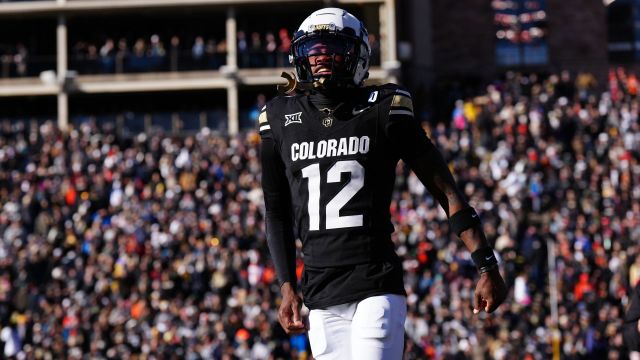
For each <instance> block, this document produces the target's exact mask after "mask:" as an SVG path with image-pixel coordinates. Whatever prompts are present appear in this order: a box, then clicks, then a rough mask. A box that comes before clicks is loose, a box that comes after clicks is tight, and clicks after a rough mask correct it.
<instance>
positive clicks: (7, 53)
mask: <svg viewBox="0 0 640 360" xmlns="http://www.w3.org/2000/svg"><path fill="white" fill-rule="evenodd" d="M28 60H29V50H28V49H27V47H26V46H25V45H24V44H22V43H17V44H0V78H7V77H24V76H27V75H29V73H28V67H27V62H28Z"/></svg>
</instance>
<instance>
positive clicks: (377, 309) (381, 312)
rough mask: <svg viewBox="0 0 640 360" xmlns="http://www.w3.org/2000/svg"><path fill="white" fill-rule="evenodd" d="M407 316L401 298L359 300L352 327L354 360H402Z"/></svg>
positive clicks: (386, 297)
mask: <svg viewBox="0 0 640 360" xmlns="http://www.w3.org/2000/svg"><path fill="white" fill-rule="evenodd" d="M406 317H407V299H406V297H404V296H401V295H395V294H387V295H381V296H372V297H369V298H366V299H364V300H362V301H360V302H359V303H358V307H357V310H356V313H355V315H354V316H353V324H352V326H351V348H352V351H353V353H352V354H353V358H356V357H357V358H360V359H384V360H388V359H401V358H402V352H403V350H404V321H405V319H406Z"/></svg>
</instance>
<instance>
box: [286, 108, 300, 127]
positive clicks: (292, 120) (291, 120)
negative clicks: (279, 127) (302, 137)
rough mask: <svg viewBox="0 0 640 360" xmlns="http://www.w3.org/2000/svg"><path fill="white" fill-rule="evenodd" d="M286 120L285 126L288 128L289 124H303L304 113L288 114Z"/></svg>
mask: <svg viewBox="0 0 640 360" xmlns="http://www.w3.org/2000/svg"><path fill="white" fill-rule="evenodd" d="M284 118H285V119H287V121H285V123H284V126H288V125H289V124H302V111H301V112H297V113H295V114H287V115H285V116H284Z"/></svg>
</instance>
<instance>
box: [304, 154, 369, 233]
mask: <svg viewBox="0 0 640 360" xmlns="http://www.w3.org/2000/svg"><path fill="white" fill-rule="evenodd" d="M345 172H346V173H351V180H349V183H347V185H346V186H345V187H343V188H342V190H340V192H338V193H337V194H336V196H334V197H333V199H331V200H330V201H329V202H328V203H327V207H326V222H327V223H326V229H339V228H348V227H356V226H362V215H348V216H340V209H342V207H343V206H344V205H345V204H346V203H347V202H349V200H351V198H352V197H353V196H354V195H355V194H356V193H357V192H358V191H359V190H360V189H362V187H363V186H364V167H362V165H360V163H359V162H357V161H356V160H342V161H338V162H337V163H335V164H334V165H333V166H332V167H331V168H329V170H328V171H327V183H337V182H340V176H341V175H342V173H345ZM302 177H304V178H307V179H309V186H308V187H309V202H308V212H309V230H310V231H312V230H320V164H318V163H316V164H311V165H308V166H307V167H305V168H304V169H302Z"/></svg>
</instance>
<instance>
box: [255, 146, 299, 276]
mask: <svg viewBox="0 0 640 360" xmlns="http://www.w3.org/2000/svg"><path fill="white" fill-rule="evenodd" d="M260 150H261V155H262V157H261V160H262V191H263V193H264V203H265V208H266V219H265V222H266V230H267V245H268V246H269V252H270V253H271V258H272V260H273V264H274V266H275V268H276V274H277V275H278V280H279V282H280V285H282V284H283V283H285V282H291V284H292V286H294V287H295V285H296V270H295V269H296V263H295V262H296V259H295V258H296V248H295V238H294V235H293V221H292V215H291V198H290V196H289V189H288V184H287V179H286V176H285V169H284V164H283V163H282V160H281V158H280V156H279V154H278V151H277V147H276V144H275V142H274V141H273V139H271V138H265V139H263V141H262V144H261V149H260Z"/></svg>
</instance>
